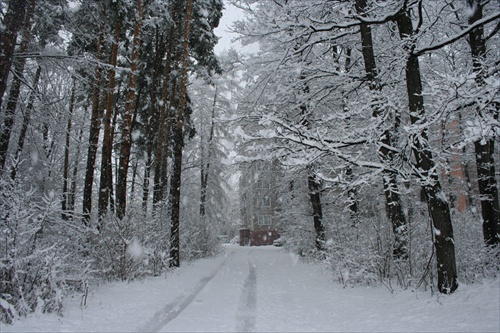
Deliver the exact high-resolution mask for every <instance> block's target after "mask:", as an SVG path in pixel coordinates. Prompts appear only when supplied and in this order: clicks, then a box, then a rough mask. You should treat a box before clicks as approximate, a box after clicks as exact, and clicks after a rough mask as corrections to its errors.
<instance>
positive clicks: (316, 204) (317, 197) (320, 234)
mask: <svg viewBox="0 0 500 333" xmlns="http://www.w3.org/2000/svg"><path fill="white" fill-rule="evenodd" d="M307 169H308V175H307V187H308V190H309V198H310V200H311V207H312V212H313V220H314V230H315V232H316V249H317V250H318V251H323V250H324V249H325V241H326V239H325V227H324V225H323V209H322V206H321V193H320V191H321V184H320V182H319V181H318V179H317V178H316V175H315V172H314V170H313V167H312V166H309V167H308V168H307Z"/></svg>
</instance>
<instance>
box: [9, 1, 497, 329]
mask: <svg viewBox="0 0 500 333" xmlns="http://www.w3.org/2000/svg"><path fill="white" fill-rule="evenodd" d="M229 3H230V4H231V5H232V6H235V7H237V8H239V9H240V10H241V11H243V12H245V19H243V20H240V21H236V22H235V23H234V24H233V25H232V27H231V29H232V31H234V32H235V33H238V34H239V35H240V40H241V42H242V44H243V45H248V44H257V45H258V48H259V51H258V52H256V53H251V54H246V53H242V52H239V51H238V50H236V49H230V50H226V51H224V52H222V53H221V54H215V52H214V47H215V45H216V44H217V40H218V37H217V36H216V35H215V33H214V29H215V28H216V27H218V25H219V22H220V19H221V17H222V15H223V11H224V7H225V5H227V4H229ZM0 19H1V24H0V75H1V77H0V111H1V113H0V126H1V127H0V319H1V321H2V322H4V323H10V322H12V320H14V319H15V318H17V317H22V316H25V315H27V314H29V313H31V312H33V311H35V310H36V311H40V312H55V313H59V314H62V311H63V299H64V297H66V296H67V295H68V294H70V293H71V292H80V293H83V294H84V295H85V293H88V289H89V286H92V285H94V284H96V283H97V284H99V283H106V282H110V281H116V280H122V281H131V280H134V279H137V278H141V277H144V276H158V275H160V274H162V273H163V272H165V271H167V270H173V269H176V267H179V266H180V265H181V264H182V263H183V262H189V261H192V260H194V259H197V258H202V257H207V256H213V255H215V254H217V253H218V251H219V248H220V244H221V241H222V239H231V238H233V237H234V236H236V235H238V230H239V228H240V223H241V216H240V212H241V207H240V205H241V204H243V203H242V202H240V198H241V196H242V194H243V193H244V194H245V195H248V196H250V197H252V196H256V193H248V191H249V189H246V188H242V187H241V186H239V185H241V184H239V182H238V179H239V176H240V174H241V172H242V170H243V169H242V166H243V165H247V164H251V163H256V162H260V161H267V162H269V163H272V164H273V165H274V166H276V175H277V177H279V181H278V182H276V184H275V185H274V186H275V188H273V189H272V190H273V193H276V196H277V197H276V201H277V202H278V205H279V209H278V210H277V213H276V214H277V215H276V217H275V219H276V229H277V230H278V231H279V232H280V234H281V235H282V236H283V237H284V238H285V239H286V244H285V247H286V249H287V250H288V251H292V252H295V253H297V254H299V255H300V256H301V257H302V258H303V260H313V261H321V262H324V263H327V264H328V265H329V266H330V268H331V274H332V276H333V277H334V278H335V279H336V280H338V281H339V282H340V283H341V284H343V285H345V286H349V287H355V286H356V285H372V284H381V285H385V286H386V287H387V288H388V289H389V290H394V289H396V288H423V289H426V290H427V289H429V290H431V292H438V293H442V294H451V293H453V292H454V291H455V290H456V289H457V288H459V282H460V283H462V282H463V283H475V282H480V281H481V280H482V279H485V278H488V277H492V276H493V277H497V276H498V274H499V269H500V265H499V264H500V260H499V259H500V248H499V245H498V244H499V241H500V207H499V197H498V178H499V173H498V171H496V170H498V169H499V167H500V163H499V160H500V153H499V149H498V144H497V145H495V143H498V138H499V137H500V123H499V113H500V48H499V46H500V34H499V30H500V7H499V5H498V1H495V0H459V1H456V0H455V1H453V0H439V1H432V0H308V1H301V0H227V1H225V2H224V1H223V0H0Z"/></svg>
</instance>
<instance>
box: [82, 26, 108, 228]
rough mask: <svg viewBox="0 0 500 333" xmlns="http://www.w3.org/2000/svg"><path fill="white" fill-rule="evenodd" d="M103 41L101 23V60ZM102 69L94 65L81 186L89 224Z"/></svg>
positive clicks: (99, 47) (97, 140) (98, 59)
mask: <svg viewBox="0 0 500 333" xmlns="http://www.w3.org/2000/svg"><path fill="white" fill-rule="evenodd" d="M103 43H104V24H101V27H100V31H99V37H98V41H97V53H96V59H97V61H98V62H99V61H101V60H102V46H103ZM101 74H102V69H101V66H100V65H99V64H97V65H96V68H95V74H94V86H93V92H92V114H91V119H90V131H89V148H88V152H87V167H86V169H85V185H84V187H83V221H84V223H85V224H86V225H89V221H90V214H91V213H92V187H93V185H94V166H95V160H96V155H97V145H98V143H99V132H100V130H101V117H102V114H101V112H100V108H99V99H100V93H101V87H100V86H101Z"/></svg>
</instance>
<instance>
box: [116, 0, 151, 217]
mask: <svg viewBox="0 0 500 333" xmlns="http://www.w3.org/2000/svg"><path fill="white" fill-rule="evenodd" d="M143 16H144V7H143V3H142V0H137V2H136V11H135V20H136V21H135V26H134V35H133V36H134V37H133V42H132V55H131V56H130V72H129V75H128V86H127V96H126V101H125V111H124V114H123V124H122V142H121V145H120V164H119V168H118V183H117V186H116V206H117V207H116V215H117V216H118V218H120V219H121V218H123V217H124V216H125V212H126V205H127V180H128V177H127V175H128V168H129V161H130V151H131V147H132V135H131V133H132V113H133V111H134V106H135V102H136V98H135V97H136V87H137V77H138V75H139V57H140V52H141V50H140V45H141V31H142V22H143Z"/></svg>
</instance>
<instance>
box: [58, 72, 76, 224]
mask: <svg viewBox="0 0 500 333" xmlns="http://www.w3.org/2000/svg"><path fill="white" fill-rule="evenodd" d="M75 90H76V82H75V80H73V88H72V89H71V98H70V102H69V114H68V124H67V125H66V144H65V145H64V166H63V198H62V202H61V206H62V207H61V208H62V218H63V220H67V219H68V214H67V210H68V201H69V188H68V181H69V179H68V178H69V148H70V142H71V141H70V139H71V125H72V121H73V119H72V118H73V112H74V110H75Z"/></svg>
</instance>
